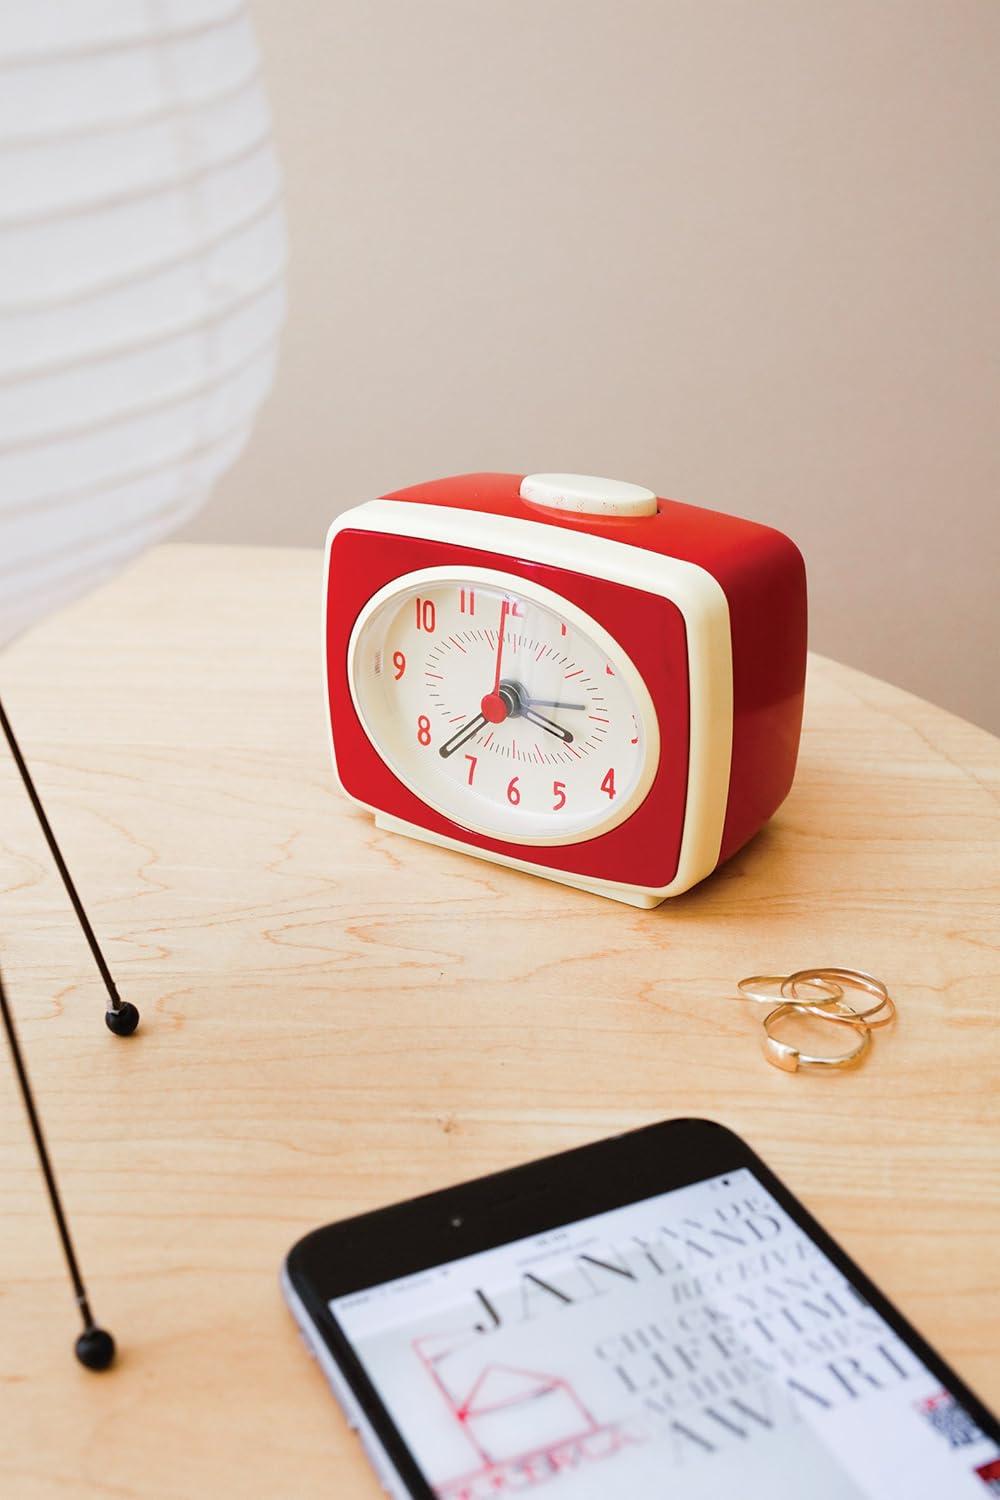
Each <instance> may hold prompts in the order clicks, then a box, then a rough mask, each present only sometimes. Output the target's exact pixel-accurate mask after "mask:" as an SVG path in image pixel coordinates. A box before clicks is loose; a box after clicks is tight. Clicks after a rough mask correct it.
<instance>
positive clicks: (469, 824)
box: [347, 564, 660, 847]
mask: <svg viewBox="0 0 1000 1500" xmlns="http://www.w3.org/2000/svg"><path fill="white" fill-rule="evenodd" d="M445 583H454V584H456V585H460V584H463V583H473V584H480V585H481V586H483V587H484V588H486V587H488V588H492V589H495V590H497V592H499V593H504V594H509V595H511V596H512V597H514V598H518V599H526V600H529V601H531V602H534V603H536V604H539V605H541V606H542V607H543V608H545V609H548V610H551V611H552V612H553V613H554V614H557V615H558V616H559V617H560V618H561V619H564V620H565V621H566V622H567V623H568V624H570V625H572V626H573V628H574V629H575V630H579V631H581V632H583V633H584V634H585V635H587V636H588V637H589V638H590V640H591V641H593V643H594V644H595V645H596V646H597V648H598V649H599V650H600V651H603V652H604V654H605V656H606V657H607V658H608V660H609V661H610V662H612V663H613V664H614V668H615V671H616V672H617V674H618V676H619V677H620V678H621V680H622V681H623V682H624V684H625V686H626V687H627V688H628V691H629V693H630V694H631V696H632V700H633V702H634V704H635V709H636V713H637V714H638V717H639V721H640V725H641V729H642V745H643V749H644V757H643V764H642V767H641V769H640V771H639V775H638V777H637V778H636V781H635V785H634V786H633V787H632V789H631V790H630V792H629V793H628V795H627V796H626V797H623V798H620V799H616V801H615V802H614V803H613V804H610V805H609V808H608V811H607V812H606V813H605V814H604V816H603V817H597V818H595V819H594V820H593V821H592V822H590V823H587V824H586V825H585V826H583V827H578V828H577V829H576V830H575V831H572V832H569V833H562V834H559V833H555V834H553V833H532V832H530V831H528V830H526V829H522V827H521V826H520V821H521V819H520V817H519V815H518V814H516V813H512V814H511V816H510V817H501V818H498V820H497V822H495V823H492V824H491V823H487V822H483V821H480V820H477V819H476V818H475V817H470V816H468V815H467V813H466V808H469V809H475V807H476V805H477V804H479V805H488V804H485V802H484V799H483V798H481V797H477V796H475V794H472V795H469V794H468V792H467V789H466V788H465V787H464V786H463V785H462V783H461V782H447V781H445V780H444V778H438V777H435V776H433V775H431V776H430V777H429V778H428V783H429V785H428V784H424V783H421V782H420V781H418V780H417V779H415V778H414V777H412V776H411V775H409V774H408V773H407V771H406V770H405V769H404V767H403V766H402V765H400V764H399V763H398V762H397V761H396V759H395V758H394V757H393V756H392V755H391V754H389V752H388V750H387V748H386V747H385V746H384V745H383V744H382V743H381V741H380V737H379V733H378V730H377V727H376V725H375V724H374V722H373V721H372V718H371V717H370V715H369V714H368V713H367V712H366V710H365V706H364V702H363V693H362V689H361V687H360V686H359V682H358V678H359V675H360V673H359V661H358V658H359V652H360V648H361V645H362V638H363V636H364V633H365V630H366V628H367V627H368V625H369V623H370V622H371V621H372V620H373V618H374V617H375V616H376V615H377V614H378V613H379V611H380V610H381V609H382V608H383V607H384V606H385V605H387V604H389V603H390V602H391V601H392V600H393V599H394V598H396V597H397V596H398V595H400V594H406V593H409V592H412V591H413V590H414V589H417V588H428V589H429V588H432V587H434V586H435V585H440V584H445ZM347 681H348V685H349V687H350V690H351V699H352V701H353V703H354V710H355V712H356V714H357V716H358V718H359V719H360V721H361V727H362V728H363V729H364V731H365V734H366V735H367V736H368V739H369V741H370V742H371V744H372V747H373V748H374V750H375V751H376V753H377V754H378V755H379V756H380V757H381V758H382V760H383V761H384V762H385V764H386V765H387V766H388V767H389V769H390V771H391V772H392V774H393V775H394V776H395V777H396V778H397V780H399V781H401V782H402V783H403V785H404V786H405V787H406V788H407V789H408V790H409V791H411V792H412V793H413V795H414V796H415V797H419V798H420V801H421V802H423V803H425V804H426V805H427V806H428V807H430V808H433V810H434V811H435V812H436V813H440V814H441V816H442V817H445V818H447V819H448V820H449V822H451V823H455V824H457V825H458V827H459V828H465V829H468V830H469V832H471V833H478V834H481V835H483V836H484V837H485V838H492V839H499V840H501V841H502V842H503V843H506V844H525V845H528V844H534V845H540V846H542V845H544V846H546V847H555V846H558V845H563V844H582V843H586V842H587V841H588V840H590V839H595V838H599V837H600V836H601V835H602V834H605V833H610V831H611V830H612V829H613V828H617V827H618V826H619V825H620V824H622V823H624V822H626V820H627V819H628V818H630V817H631V816H632V814H633V813H634V812H636V811H637V810H638V808H639V807H641V805H642V803H643V802H644V801H645V800H646V797H647V796H648V795H649V789H650V787H651V786H652V784H653V780H654V778H655V776H656V772H657V770H658V769H659V764H660V728H659V721H658V719H657V715H656V709H655V707H654V705H653V700H652V697H651V696H650V693H649V689H648V688H647V687H646V684H645V682H644V681H643V678H642V674H641V673H640V672H639V670H638V668H637V667H636V665H635V663H634V662H633V661H632V659H631V658H630V656H629V655H628V652H627V651H626V650H625V648H624V647H623V646H622V645H621V644H620V642H619V641H617V640H616V639H615V637H614V636H613V635H612V634H611V633H610V631H608V630H605V628H604V626H603V625H601V624H599V623H598V621H597V620H595V619H594V618H593V617H592V616H591V615H589V614H587V612H586V610H583V609H581V608H580V607H579V606H578V605H576V604H573V603H572V602H571V601H570V600H569V599H566V598H565V597H564V596H563V595H562V594H558V593H556V591H555V590H554V589H549V588H545V587H544V586H543V585H542V584H538V583H534V582H532V581H531V580H530V579H526V578H519V577H517V576H516V575H515V574H513V573H504V572H502V571H501V570H500V569H497V568H477V567H463V566H461V565H459V564H452V565H451V566H447V565H445V566H441V567H435V568H416V569H414V570H413V571H412V572H410V573H402V574H400V576H399V577H398V578H394V579H392V580H391V582H389V583H387V584H386V585H385V586H384V587H383V588H381V589H379V591H378V593H376V594H373V595H372V597H371V598H370V599H369V600H368V602H367V604H366V605H365V606H364V608H363V609H362V611H361V613H360V614H359V615H358V617H357V619H356V620H355V622H354V628H353V630H352V631H351V635H350V640H349V641H348V646H347ZM487 686H488V684H487ZM438 786H441V787H444V788H447V789H448V790H449V791H451V790H454V793H455V796H454V798H453V800H452V802H451V803H450V804H449V802H448V801H446V800H444V799H442V798H441V797H440V796H435V795H434V793H435V790H436V789H437V787H438ZM497 811H498V813H500V814H501V815H503V814H505V811H506V810H505V809H504V808H503V807H501V806H498V807H497ZM521 816H522V817H524V818H526V817H527V815H526V814H524V815H521Z"/></svg>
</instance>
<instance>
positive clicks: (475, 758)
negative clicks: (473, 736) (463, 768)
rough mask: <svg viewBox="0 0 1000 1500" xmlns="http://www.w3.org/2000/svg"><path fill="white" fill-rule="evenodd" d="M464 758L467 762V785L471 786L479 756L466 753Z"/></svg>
mask: <svg viewBox="0 0 1000 1500" xmlns="http://www.w3.org/2000/svg"><path fill="white" fill-rule="evenodd" d="M465 758H466V760H467V761H468V762H469V786H471V785H472V778H473V776H475V774H476V764H477V762H478V760H479V757H478V755H467V756H466V757H465Z"/></svg>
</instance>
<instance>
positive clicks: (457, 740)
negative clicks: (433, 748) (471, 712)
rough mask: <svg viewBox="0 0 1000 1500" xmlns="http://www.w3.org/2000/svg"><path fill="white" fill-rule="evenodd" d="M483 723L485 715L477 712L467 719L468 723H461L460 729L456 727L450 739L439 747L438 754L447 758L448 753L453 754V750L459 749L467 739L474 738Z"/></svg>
mask: <svg viewBox="0 0 1000 1500" xmlns="http://www.w3.org/2000/svg"><path fill="white" fill-rule="evenodd" d="M485 724H486V715H485V714H477V715H476V717H475V718H474V719H470V720H469V722H468V724H463V725H462V727H461V729H456V730H455V733H454V734H453V735H452V737H451V739H450V740H445V742H444V744H443V745H442V746H441V747H440V748H439V750H438V754H439V755H443V756H444V758H445V759H446V760H447V758H448V756H449V755H454V753H455V751H456V750H461V748H462V746H463V745H464V744H466V743H467V742H468V741H469V740H472V739H475V737H476V735H477V734H478V733H479V731H480V730H481V729H482V728H484V726H485Z"/></svg>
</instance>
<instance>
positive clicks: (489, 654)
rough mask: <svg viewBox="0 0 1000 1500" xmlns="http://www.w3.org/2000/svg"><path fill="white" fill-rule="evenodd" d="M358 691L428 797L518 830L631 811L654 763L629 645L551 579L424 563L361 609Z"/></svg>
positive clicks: (653, 738)
mask: <svg viewBox="0 0 1000 1500" xmlns="http://www.w3.org/2000/svg"><path fill="white" fill-rule="evenodd" d="M348 676H349V679H350V685H351V695H352V697H353V700H354V706H355V708H356V710H357V712H358V715H359V718H360V719H361V723H362V725H363V727H364V730H365V732H366V734H367V735H368V738H369V739H370V740H371V742H372V744H373V745H374V746H375V749H376V750H377V751H378V753H379V754H380V755H381V756H382V758H383V759H384V760H385V761H386V763H387V764H388V765H389V767H390V768H391V770H392V771H393V772H394V773H395V775H396V776H397V777H398V778H399V779H400V781H402V782H403V783H404V784H405V785H406V786H407V787H409V789H410V790H411V791H412V792H414V793H415V794H416V795H417V796H418V797H420V798H421V800H422V801H424V802H425V803H427V804H428V805H429V806H431V807H433V808H435V809H436V810H437V811H438V812H441V813H443V814H444V815H445V816H446V817H448V818H451V819H452V820H453V821H454V822H456V823H459V824H461V825H462V826H463V827H465V828H468V829H471V830H473V831H475V832H477V833H483V834H488V835H490V836H493V837H498V838H502V839H506V840H510V841H511V842H513V843H524V844H531V843H534V844H569V843H576V842H578V841H580V840H582V839H587V838H594V837H596V836H597V835H598V834H600V833H605V832H607V831H608V830H609V829H611V828H613V827H615V826H616V825H617V824H619V823H621V822H623V821H624V820H625V819H626V818H627V817H629V816H630V815H631V814H632V813H633V812H634V811H635V810H636V808H637V807H638V806H639V804H640V803H641V802H642V800H643V798H644V797H645V796H646V793H647V792H648V791H649V788H650V785H651V783H652V780H653V777H654V776H655V774H656V770H657V766H658V763H659V749H660V740H659V729H658V726H657V720H656V714H655V711H654V709H653V704H652V701H651V699H650V696H649V693H648V691H647V689H646V686H645V684H644V682H643V681H642V678H641V677H640V675H639V673H638V672H637V670H636V668H635V667H634V665H633V664H632V662H631V661H630V659H629V657H628V656H627V655H626V653H625V651H624V650H623V648H622V647H621V646H620V645H619V644H618V643H617V642H616V641H615V640H614V639H613V638H612V637H611V636H610V635H609V634H608V632H607V631H606V630H604V629H603V628H602V627H601V626H600V625H599V624H598V623H597V622H596V621H595V620H593V619H591V618H590V617H589V616H588V615H587V614H585V613H584V612H583V611H582V610H581V609H579V608H578V607H577V606H576V605H573V604H570V603H569V602H568V601H566V600H564V599H562V598H561V597H560V596H559V595H558V594H556V593H554V592H553V591H552V590H550V589H545V588H541V587H539V586H538V585H536V584H532V583H530V582H528V581H527V580H525V579H521V578H515V577H512V576H508V575H506V574H504V573H501V572H496V571H493V570H491V569H483V568H467V569H464V570H463V571H462V572H461V573H459V572H457V571H456V570H454V569H449V568H426V569H422V570H421V571H420V572H417V573H409V574H406V575H405V576H404V577H402V578H399V579H396V580H395V581H394V582H393V583H391V584H389V585H388V586H387V587H386V588H384V589H381V590H380V591H379V593H377V594H376V595H375V596H374V597H373V598H372V599H371V600H370V601H369V602H368V604H367V606H366V607H365V609H364V610H362V612H361V614H360V616H359V618H358V620H357V622H356V624H355V626H354V630H353V633H352V635H351V640H350V644H349V647H348Z"/></svg>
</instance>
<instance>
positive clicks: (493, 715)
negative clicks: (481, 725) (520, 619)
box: [479, 599, 510, 724]
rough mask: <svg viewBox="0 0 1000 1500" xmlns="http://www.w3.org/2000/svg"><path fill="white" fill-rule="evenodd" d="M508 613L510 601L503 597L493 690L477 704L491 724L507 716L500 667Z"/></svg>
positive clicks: (501, 721) (497, 722)
mask: <svg viewBox="0 0 1000 1500" xmlns="http://www.w3.org/2000/svg"><path fill="white" fill-rule="evenodd" d="M509 613H510V601H509V600H507V599H505V600H504V601H503V603H502V604H501V606H500V628H499V630H498V631H497V669H496V674H495V676H494V678H493V691H492V693H487V694H486V696H485V697H484V699H483V701H482V703H481V704H480V705H479V707H480V708H481V710H482V712H483V716H484V718H487V719H488V720H489V721H490V723H491V724H502V723H503V721H504V719H506V717H507V705H506V703H505V702H504V701H503V699H502V698H501V696H500V668H501V666H502V664H503V634H504V626H505V625H506V624H507V616H508V614H509Z"/></svg>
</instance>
